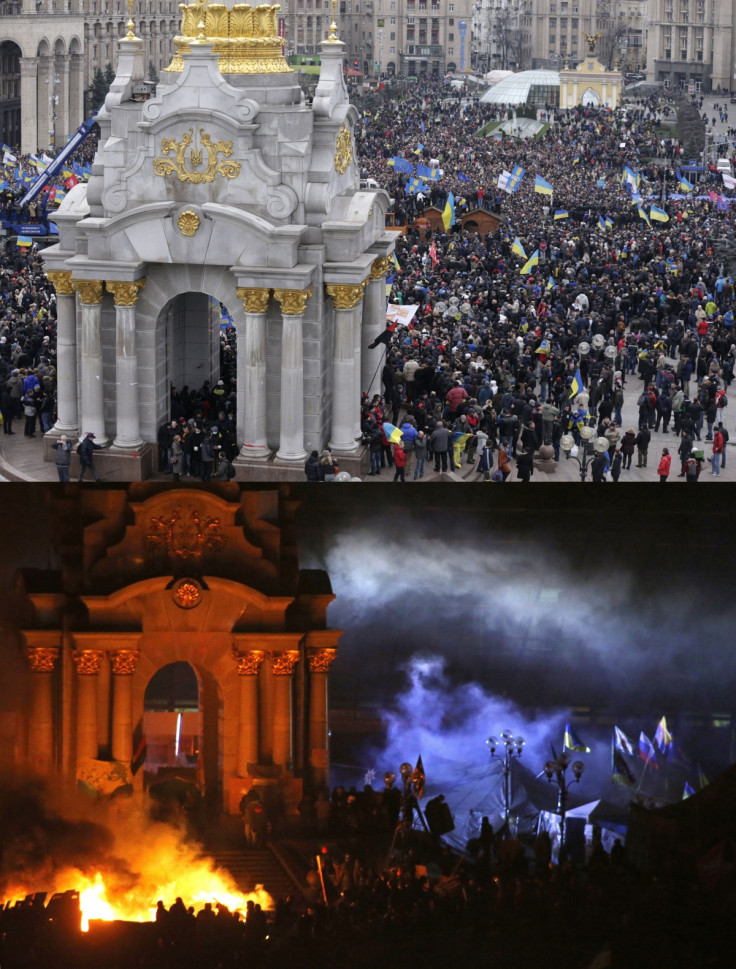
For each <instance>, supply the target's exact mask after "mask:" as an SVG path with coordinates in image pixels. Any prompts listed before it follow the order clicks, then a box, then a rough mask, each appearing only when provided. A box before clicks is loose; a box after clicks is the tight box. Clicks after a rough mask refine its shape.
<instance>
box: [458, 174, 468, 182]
mask: <svg viewBox="0 0 736 969" xmlns="http://www.w3.org/2000/svg"><path fill="white" fill-rule="evenodd" d="M457 180H458V182H469V181H470V179H469V178H468V176H467V175H465V174H463V172H458V173H457Z"/></svg>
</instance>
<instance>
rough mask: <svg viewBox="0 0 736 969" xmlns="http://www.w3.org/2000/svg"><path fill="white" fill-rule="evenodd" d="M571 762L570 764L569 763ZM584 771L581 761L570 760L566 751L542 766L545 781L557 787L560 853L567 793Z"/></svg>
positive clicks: (563, 836)
mask: <svg viewBox="0 0 736 969" xmlns="http://www.w3.org/2000/svg"><path fill="white" fill-rule="evenodd" d="M571 761H572V763H571ZM568 767H572V773H573V779H572V780H571V781H568V779H567V769H568ZM584 770H585V764H584V763H583V762H582V760H574V761H573V760H572V758H571V757H570V755H569V754H568V753H567V751H563V752H562V753H561V754H560V756H559V757H558V758H557V759H556V760H548V761H547V762H546V764H545V765H544V773H545V776H546V778H547V780H548V781H549V782H550V784H551V783H552V782H554V783H555V784H556V785H557V788H558V790H557V813H558V814H559V816H560V851H562V849H563V847H564V845H565V813H566V811H567V793H568V790H569V788H570V785H571V784H576V783H578V782H579V781H580V778H581V777H582V776H583V771H584Z"/></svg>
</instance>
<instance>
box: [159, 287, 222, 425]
mask: <svg viewBox="0 0 736 969" xmlns="http://www.w3.org/2000/svg"><path fill="white" fill-rule="evenodd" d="M233 309H234V308H231V307H227V306H225V305H224V304H223V303H220V302H219V301H218V300H216V299H214V298H213V297H211V296H209V295H208V294H207V293H201V292H189V293H181V294H179V295H178V296H176V297H175V298H174V299H173V300H171V302H169V303H168V304H167V306H166V307H165V308H164V309H163V310H162V316H163V318H164V325H165V329H166V345H167V348H168V349H167V354H166V386H167V388H168V391H169V393H170V395H171V400H170V403H169V414H168V415H167V416H168V417H170V418H174V419H178V418H179V417H186V418H187V419H188V418H189V417H194V416H195V415H196V412H197V411H198V410H201V411H204V416H205V417H213V418H214V417H216V416H217V412H218V411H219V410H220V409H221V408H222V406H223V404H224V403H225V401H227V400H230V402H231V405H232V407H231V408H230V409H233V410H234V403H233V400H234V399H233V397H231V395H232V394H234V392H235V382H236V362H237V343H236V332H235V325H234V321H233V315H232V310H233ZM219 381H222V384H219V383H218V382H219Z"/></svg>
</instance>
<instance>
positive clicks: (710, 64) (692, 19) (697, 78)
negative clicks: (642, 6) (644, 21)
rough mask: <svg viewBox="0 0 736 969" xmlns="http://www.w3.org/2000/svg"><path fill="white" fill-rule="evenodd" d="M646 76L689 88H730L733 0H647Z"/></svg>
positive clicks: (734, 67)
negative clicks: (647, 41) (647, 40)
mask: <svg viewBox="0 0 736 969" xmlns="http://www.w3.org/2000/svg"><path fill="white" fill-rule="evenodd" d="M649 8H650V12H649V43H648V58H647V79H648V80H650V81H663V82H664V83H665V85H667V86H668V87H672V88H682V89H685V90H687V91H689V92H690V93H698V92H701V91H702V92H710V91H715V90H717V89H719V88H720V89H721V90H722V91H730V90H732V89H734V88H736V83H735V82H734V80H733V76H734V74H736V60H735V58H736V47H735V46H734V45H735V37H734V17H736V4H735V3H734V2H733V0H650V3H649Z"/></svg>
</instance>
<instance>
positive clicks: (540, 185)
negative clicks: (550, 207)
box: [534, 175, 554, 195]
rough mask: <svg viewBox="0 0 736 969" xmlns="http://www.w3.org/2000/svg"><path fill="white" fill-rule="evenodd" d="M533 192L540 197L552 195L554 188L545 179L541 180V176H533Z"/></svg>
mask: <svg viewBox="0 0 736 969" xmlns="http://www.w3.org/2000/svg"><path fill="white" fill-rule="evenodd" d="M534 191H535V192H539V193H540V195H552V194H553V193H554V188H553V187H552V186H551V185H550V183H549V182H548V181H547V180H546V179H544V178H542V176H541V175H535V176H534Z"/></svg>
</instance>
